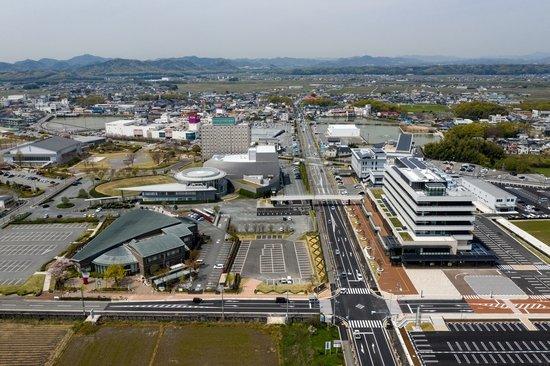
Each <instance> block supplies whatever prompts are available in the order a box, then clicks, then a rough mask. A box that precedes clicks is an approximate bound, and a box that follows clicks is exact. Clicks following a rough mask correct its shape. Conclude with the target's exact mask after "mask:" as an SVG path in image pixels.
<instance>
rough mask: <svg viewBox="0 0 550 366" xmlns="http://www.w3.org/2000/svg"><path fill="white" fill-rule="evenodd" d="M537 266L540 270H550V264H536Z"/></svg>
mask: <svg viewBox="0 0 550 366" xmlns="http://www.w3.org/2000/svg"><path fill="white" fill-rule="evenodd" d="M535 268H536V269H538V270H539V271H550V264H535Z"/></svg>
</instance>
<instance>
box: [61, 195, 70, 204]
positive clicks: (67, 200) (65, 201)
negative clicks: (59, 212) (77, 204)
mask: <svg viewBox="0 0 550 366" xmlns="http://www.w3.org/2000/svg"><path fill="white" fill-rule="evenodd" d="M61 203H62V204H64V205H68V204H69V203H71V201H69V198H68V197H65V196H63V197H61Z"/></svg>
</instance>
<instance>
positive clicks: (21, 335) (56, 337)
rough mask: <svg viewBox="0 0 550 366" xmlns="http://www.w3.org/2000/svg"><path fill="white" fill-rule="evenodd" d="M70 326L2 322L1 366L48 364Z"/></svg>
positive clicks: (0, 327)
mask: <svg viewBox="0 0 550 366" xmlns="http://www.w3.org/2000/svg"><path fill="white" fill-rule="evenodd" d="M69 329H70V325H69V324H67V325H49V324H40V325H39V324H34V323H28V324H27V323H4V322H0V365H2V366H22V365H29V366H36V365H44V364H47V363H48V362H49V361H50V359H51V358H52V357H53V355H54V352H55V350H56V348H57V347H58V346H59V345H60V344H61V343H62V340H63V338H64V337H65V335H67V333H68V331H69Z"/></svg>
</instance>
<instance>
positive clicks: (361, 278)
mask: <svg viewBox="0 0 550 366" xmlns="http://www.w3.org/2000/svg"><path fill="white" fill-rule="evenodd" d="M357 279H358V280H359V281H363V275H362V274H361V273H359V272H357Z"/></svg>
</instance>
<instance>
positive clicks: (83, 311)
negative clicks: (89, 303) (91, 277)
mask: <svg viewBox="0 0 550 366" xmlns="http://www.w3.org/2000/svg"><path fill="white" fill-rule="evenodd" d="M80 300H82V314H83V315H84V316H86V307H85V306H84V286H80Z"/></svg>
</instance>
